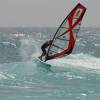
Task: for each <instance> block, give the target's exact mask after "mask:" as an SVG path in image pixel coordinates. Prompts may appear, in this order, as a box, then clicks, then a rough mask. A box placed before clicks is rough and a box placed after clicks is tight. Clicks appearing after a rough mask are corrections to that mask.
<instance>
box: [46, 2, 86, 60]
mask: <svg viewBox="0 0 100 100" xmlns="http://www.w3.org/2000/svg"><path fill="white" fill-rule="evenodd" d="M85 11H86V8H85V7H84V6H83V5H82V4H80V3H79V4H78V5H76V7H75V8H74V9H73V10H72V11H71V12H70V14H69V15H68V16H67V17H66V18H65V19H64V21H63V22H62V23H61V25H60V27H59V28H58V30H57V32H56V33H55V35H54V37H53V39H52V40H53V42H52V44H51V45H50V47H49V48H48V52H47V55H46V60H50V59H53V58H57V57H63V56H65V55H69V54H70V53H71V52H72V50H73V48H74V45H75V40H76V38H77V34H78V32H79V29H80V25H81V21H82V18H83V16H84V14H85Z"/></svg>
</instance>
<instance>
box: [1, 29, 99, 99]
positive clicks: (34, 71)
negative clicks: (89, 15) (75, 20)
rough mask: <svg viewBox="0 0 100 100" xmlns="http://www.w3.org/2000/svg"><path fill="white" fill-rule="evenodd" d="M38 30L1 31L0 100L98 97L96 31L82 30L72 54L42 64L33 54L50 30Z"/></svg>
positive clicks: (97, 33) (97, 36)
mask: <svg viewBox="0 0 100 100" xmlns="http://www.w3.org/2000/svg"><path fill="white" fill-rule="evenodd" d="M37 30H39V29H37ZM45 30H46V29H45ZM17 31H18V29H17ZM39 31H41V33H40V32H38V31H36V32H34V30H33V33H32V32H30V34H26V33H25V32H23V33H22V32H21V33H20V32H19V31H18V32H17V33H16V32H15V33H9V34H8V32H7V33H3V32H2V33H0V35H1V38H0V51H1V52H0V100H99V99H100V54H99V50H100V47H99V43H100V39H99V32H98V31H97V32H96V33H95V34H92V33H94V30H92V33H91V32H90V31H89V30H88V31H87V30H85V31H81V32H80V35H79V39H78V41H77V43H76V47H75V49H74V51H73V53H72V54H71V55H69V56H68V57H65V58H61V59H55V60H51V61H48V62H47V64H43V63H41V62H39V61H38V60H37V59H36V58H35V57H37V56H38V55H39V54H40V45H41V44H42V43H43V42H44V41H45V38H46V36H49V34H50V32H49V31H48V30H47V33H48V34H47V33H44V32H43V31H42V30H39ZM83 32H84V34H83ZM34 34H35V35H34ZM41 34H45V35H44V37H43V36H41ZM46 34H47V35H46ZM89 34H90V35H89ZM85 35H86V37H85ZM87 36H88V39H87ZM91 36H92V37H91ZM94 36H95V37H94ZM93 37H94V38H93ZM91 38H93V39H91ZM91 41H92V42H91ZM87 43H90V44H87ZM87 45H89V46H87ZM94 46H95V47H94ZM90 48H91V49H90Z"/></svg>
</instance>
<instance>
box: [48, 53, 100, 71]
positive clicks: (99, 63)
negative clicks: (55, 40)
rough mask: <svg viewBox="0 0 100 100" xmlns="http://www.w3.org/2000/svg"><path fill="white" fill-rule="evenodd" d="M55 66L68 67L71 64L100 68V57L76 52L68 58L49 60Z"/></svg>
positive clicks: (73, 65)
mask: <svg viewBox="0 0 100 100" xmlns="http://www.w3.org/2000/svg"><path fill="white" fill-rule="evenodd" d="M48 63H49V64H51V65H53V66H63V67H66V66H68V65H71V66H72V67H85V68H92V69H100V58H96V57H93V56H90V55H87V54H82V53H81V54H75V55H69V56H67V57H66V58H60V59H54V60H51V61H48Z"/></svg>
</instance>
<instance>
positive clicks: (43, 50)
mask: <svg viewBox="0 0 100 100" xmlns="http://www.w3.org/2000/svg"><path fill="white" fill-rule="evenodd" d="M51 43H52V40H49V41H46V42H45V43H44V44H43V45H42V46H41V50H42V54H41V56H40V57H39V58H40V59H42V57H43V56H45V55H46V53H47V52H46V48H47V47H48V46H50V45H51Z"/></svg>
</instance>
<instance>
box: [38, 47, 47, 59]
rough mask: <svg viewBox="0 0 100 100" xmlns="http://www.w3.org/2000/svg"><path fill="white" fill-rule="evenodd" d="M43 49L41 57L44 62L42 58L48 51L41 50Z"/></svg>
mask: <svg viewBox="0 0 100 100" xmlns="http://www.w3.org/2000/svg"><path fill="white" fill-rule="evenodd" d="M41 49H42V55H41V56H40V57H39V58H40V59H41V60H42V57H43V56H45V55H46V50H45V48H41Z"/></svg>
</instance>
